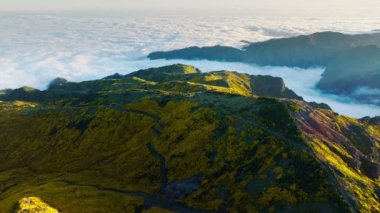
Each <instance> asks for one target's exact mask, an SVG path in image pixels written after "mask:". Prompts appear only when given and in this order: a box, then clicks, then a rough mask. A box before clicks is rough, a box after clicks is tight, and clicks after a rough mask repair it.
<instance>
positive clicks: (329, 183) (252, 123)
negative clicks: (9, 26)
mask: <svg viewBox="0 0 380 213" xmlns="http://www.w3.org/2000/svg"><path fill="white" fill-rule="evenodd" d="M268 88H269V89H268ZM284 91H286V92H284ZM9 94H12V92H11V91H10V92H8V93H7V94H5V95H3V96H0V100H3V102H0V129H1V131H0V162H1V163H0V182H1V183H2V184H0V192H1V193H0V209H2V210H4V212H12V211H14V210H16V209H17V203H18V202H19V201H20V200H21V199H22V198H25V197H38V198H39V199H41V200H43V201H44V202H46V203H47V204H48V205H49V206H51V207H52V208H54V209H57V210H59V211H62V212H83V211H86V212H145V211H148V212H149V211H151V212H163V211H174V212H262V211H269V212H274V211H289V212H294V211H310V210H314V211H318V212H339V211H341V212H347V211H350V210H351V211H355V210H363V211H365V210H367V211H378V210H379V209H380V208H379V201H378V197H379V195H378V194H376V192H377V191H376V190H377V188H376V187H377V186H378V184H379V181H378V179H377V176H376V174H377V173H376V172H373V171H374V170H373V165H377V163H378V158H377V156H378V154H377V153H378V146H377V144H378V143H379V138H380V132H379V128H380V127H379V126H378V125H377V124H373V122H372V121H371V119H364V120H363V121H357V120H354V119H349V118H344V117H339V116H337V115H335V114H333V112H331V111H329V110H325V109H320V108H314V107H312V106H310V105H309V104H307V103H305V102H303V101H302V99H300V98H299V97H298V96H296V95H295V94H294V93H292V92H291V90H288V89H286V87H285V86H284V85H283V82H282V81H281V79H277V78H272V77H265V76H250V75H246V74H239V73H236V72H227V71H220V72H211V73H201V72H200V71H199V70H197V69H195V68H194V67H190V66H185V65H173V66H167V67H162V68H155V69H149V70H141V71H138V72H135V73H131V74H129V75H126V76H122V75H113V76H109V77H107V78H105V79H102V80H97V81H88V82H82V83H70V82H64V83H60V84H59V85H56V86H54V87H51V88H50V89H49V90H47V91H40V96H39V97H38V98H37V97H35V98H34V100H31V98H30V97H25V96H16V97H12V96H11V95H9ZM272 94H274V96H276V97H278V98H270V97H260V95H264V96H270V95H272ZM289 94H290V95H289ZM19 99H21V100H19ZM23 99H25V100H23ZM26 99H27V100H29V101H31V102H32V103H31V102H28V101H26ZM309 111H310V112H321V113H322V112H323V113H326V114H329V115H331V118H329V119H327V118H325V117H323V119H320V120H317V121H318V123H319V124H320V125H321V126H323V127H326V128H327V127H329V126H330V125H332V124H333V123H334V122H335V123H337V125H338V126H339V127H340V128H339V132H338V133H339V134H342V135H343V136H342V137H345V138H347V139H348V140H347V141H344V143H345V145H344V146H343V145H342V147H341V149H340V150H332V151H331V152H328V153H327V152H326V153H327V154H326V153H322V152H321V151H320V149H318V148H316V147H318V146H323V145H324V144H332V145H335V146H340V141H336V140H335V138H330V133H327V136H328V137H327V136H325V135H323V134H322V133H321V135H319V133H318V134H313V133H312V132H310V131H308V129H307V128H305V127H304V126H309V123H305V125H303V123H304V122H303V120H307V121H309V119H308V117H307V119H306V117H305V118H304V117H302V116H303V115H304V114H306V115H309V114H308V113H306V112H309ZM346 119H347V120H349V121H350V122H353V124H354V126H355V127H353V128H359V129H358V130H356V131H348V130H349V129H345V128H343V126H344V127H346V126H347V128H348V127H350V128H351V126H349V123H348V121H346ZM369 121H371V122H369ZM310 122H311V121H310ZM312 124H313V123H312ZM356 126H358V127H356ZM311 127H313V128H314V127H315V126H314V125H311ZM311 127H310V128H311ZM318 130H319V129H318ZM336 131H338V130H336ZM334 133H335V132H334ZM338 133H337V134H338ZM313 135H315V137H316V138H319V141H318V140H314V138H313ZM359 142H361V143H360V145H359ZM342 143H343V142H342ZM350 144H351V145H350ZM332 145H331V146H332ZM326 146H327V145H326ZM349 146H354V147H356V146H358V147H364V148H357V149H355V152H352V151H351V150H350V149H349V148H348V147H349ZM326 150H327V149H326ZM341 152H342V153H344V152H347V153H350V155H351V156H352V159H356V157H361V158H362V159H361V158H358V159H359V161H360V162H362V163H363V162H365V163H364V164H365V165H366V166H361V165H364V164H361V165H359V166H358V167H352V168H351V167H348V166H347V168H348V169H347V170H339V171H340V173H339V174H338V175H334V174H335V173H336V172H335V173H334V172H333V171H332V170H333V169H334V168H335V167H337V164H334V163H335V161H332V160H331V159H334V158H333V157H335V155H338V154H340V153H341ZM353 153H354V154H353ZM368 155H370V156H371V157H368ZM331 156H333V157H331ZM372 156H373V157H372ZM338 157H341V156H340V155H339V156H338ZM345 160H346V159H343V161H344V162H346V161H345ZM367 161H369V162H367ZM368 165H369V166H368ZM342 168H343V167H342ZM355 168H358V169H357V170H356V169H355ZM352 173H353V174H355V175H352ZM351 177H352V178H356V179H355V181H356V182H350V183H351V185H350V187H351V188H350V187H347V186H346V184H347V183H346V182H345V180H347V181H349V180H351V179H348V178H351ZM344 178H346V179H344ZM363 184H364V185H363ZM357 188H359V189H357ZM365 198H367V201H366V199H365Z"/></svg>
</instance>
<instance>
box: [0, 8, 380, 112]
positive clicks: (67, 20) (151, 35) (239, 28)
mask: <svg viewBox="0 0 380 213" xmlns="http://www.w3.org/2000/svg"><path fill="white" fill-rule="evenodd" d="M376 29H380V21H379V19H373V18H369V19H363V18H352V17H350V18H343V19H342V18H341V17H338V18H333V17H329V18H318V19H315V18H309V17H299V16H297V17H286V18H284V17H280V16H270V15H267V16H255V15H224V16H221V15H199V16H187V15H149V14H121V13H118V14H102V15H94V14H92V15H91V14H83V13H82V14H55V15H53V14H50V15H46V14H45V15H44V14H33V13H31V14H12V13H0V38H1V39H0V89H3V88H17V87H21V86H25V85H28V86H32V87H36V88H39V89H44V88H46V86H47V84H48V83H49V81H51V80H52V79H53V78H56V77H63V78H66V79H68V80H70V81H83V80H91V79H96V78H100V77H104V76H107V75H110V74H112V73H115V72H119V73H128V72H131V71H135V70H138V69H141V68H148V67H151V66H158V65H164V64H168V63H172V62H171V61H148V60H146V59H144V57H145V56H146V55H147V54H148V53H150V52H152V51H157V50H171V49H177V48H183V47H188V46H192V45H198V46H208V45H216V44H223V45H231V46H236V47H239V46H241V45H242V44H243V43H241V40H248V41H262V40H266V39H270V38H277V37H284V36H292V35H299V34H308V33H313V32H317V31H327V30H330V31H341V32H346V33H358V32H369V31H372V30H376ZM185 62H186V61H185ZM186 63H192V64H195V65H199V66H200V68H204V69H206V70H208V71H210V70H215V69H227V68H228V69H232V70H237V71H246V72H253V73H261V74H271V75H277V76H280V77H283V78H284V80H285V82H286V84H287V85H288V86H289V87H290V88H292V89H294V90H295V91H296V92H298V93H299V94H300V95H302V96H305V98H306V99H307V100H314V101H323V102H327V103H329V104H330V105H331V104H332V105H334V106H336V107H335V108H334V109H336V110H337V111H338V112H340V113H343V114H350V115H355V116H360V115H361V114H364V115H374V114H380V113H379V110H378V108H377V110H378V111H377V112H375V111H373V110H372V111H371V109H372V108H371V107H372V106H371V107H368V108H361V109H365V110H361V111H362V112H363V113H361V112H358V113H355V112H354V111H355V109H356V108H355V107H358V106H355V105H352V104H350V105H348V104H345V103H344V101H337V102H332V101H335V100H336V98H337V97H326V96H324V95H320V94H319V93H318V92H317V91H316V90H315V89H314V88H313V86H314V85H315V83H316V82H317V81H318V79H319V78H320V76H319V75H320V73H321V71H320V70H311V71H310V70H309V71H307V72H304V70H299V69H297V70H294V69H290V68H271V67H266V68H259V67H256V68H255V67H253V68H252V67H250V66H248V65H243V64H226V63H217V62H215V63H214V62H213V63H209V62H207V63H204V64H203V65H202V63H200V62H189V61H187V62H186ZM254 70H256V71H254ZM294 72H297V75H295V74H294ZM308 97H309V98H308ZM334 106H333V107H334ZM347 107H348V108H347ZM359 107H361V106H359ZM356 111H358V110H356Z"/></svg>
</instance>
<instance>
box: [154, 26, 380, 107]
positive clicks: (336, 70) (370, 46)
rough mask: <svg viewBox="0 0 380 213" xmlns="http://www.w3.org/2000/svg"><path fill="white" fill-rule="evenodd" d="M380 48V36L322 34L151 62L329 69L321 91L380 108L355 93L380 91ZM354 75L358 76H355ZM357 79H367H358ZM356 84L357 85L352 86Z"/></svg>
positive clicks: (187, 51)
mask: <svg viewBox="0 0 380 213" xmlns="http://www.w3.org/2000/svg"><path fill="white" fill-rule="evenodd" d="M379 47H380V33H373V34H358V35H347V34H343V33H337V32H320V33H314V34H311V35H300V36H296V37H290V38H280V39H271V40H268V41H263V42H255V43H250V44H248V45H247V46H245V47H243V48H242V49H237V48H233V47H226V46H212V47H190V48H184V49H179V50H173V51H167V52H153V53H151V54H149V55H148V58H149V59H152V60H154V59H188V60H198V59H206V60H215V61H227V62H243V63H248V64H257V65H260V66H288V67H301V68H305V69H308V68H313V67H326V71H325V73H324V74H323V76H322V79H321V80H320V82H319V83H318V85H317V87H318V88H319V89H321V90H322V91H325V92H327V93H334V94H345V95H347V96H349V97H351V98H353V99H356V100H358V101H360V102H362V103H369V104H375V105H379V104H380V100H378V99H376V101H371V100H372V99H373V97H372V96H371V95H368V94H361V95H357V94H355V92H354V91H355V90H357V89H359V88H361V87H369V88H373V89H379V88H380V83H379V82H380V81H379V73H380V65H378V63H377V62H378V60H377V59H378V57H375V56H378V55H379V52H380V48H379ZM359 59H360V60H359ZM369 65H372V67H369ZM352 73H354V74H355V75H351V74H352ZM355 76H364V77H363V78H355ZM329 82H331V83H329ZM352 82H353V84H349V83H352ZM343 85H344V87H343V88H342V86H343ZM378 96H379V95H378Z"/></svg>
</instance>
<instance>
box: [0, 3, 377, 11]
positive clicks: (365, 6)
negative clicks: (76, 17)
mask: <svg viewBox="0 0 380 213" xmlns="http://www.w3.org/2000/svg"><path fill="white" fill-rule="evenodd" d="M223 8H224V9H243V10H260V9H274V10H278V9H282V10H304V11H307V10H325V9H326V10H328V9H330V10H331V9H339V10H344V11H347V12H350V11H358V10H372V11H374V12H376V11H379V12H380V1H379V0H0V10H1V11H8V10H18V11H20V10H21V11H36V10H37V11H38V10H40V11H42V10H113V9H117V10H124V9H147V10H165V9H169V10H176V9H191V10H197V9H199V10H207V9H223Z"/></svg>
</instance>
